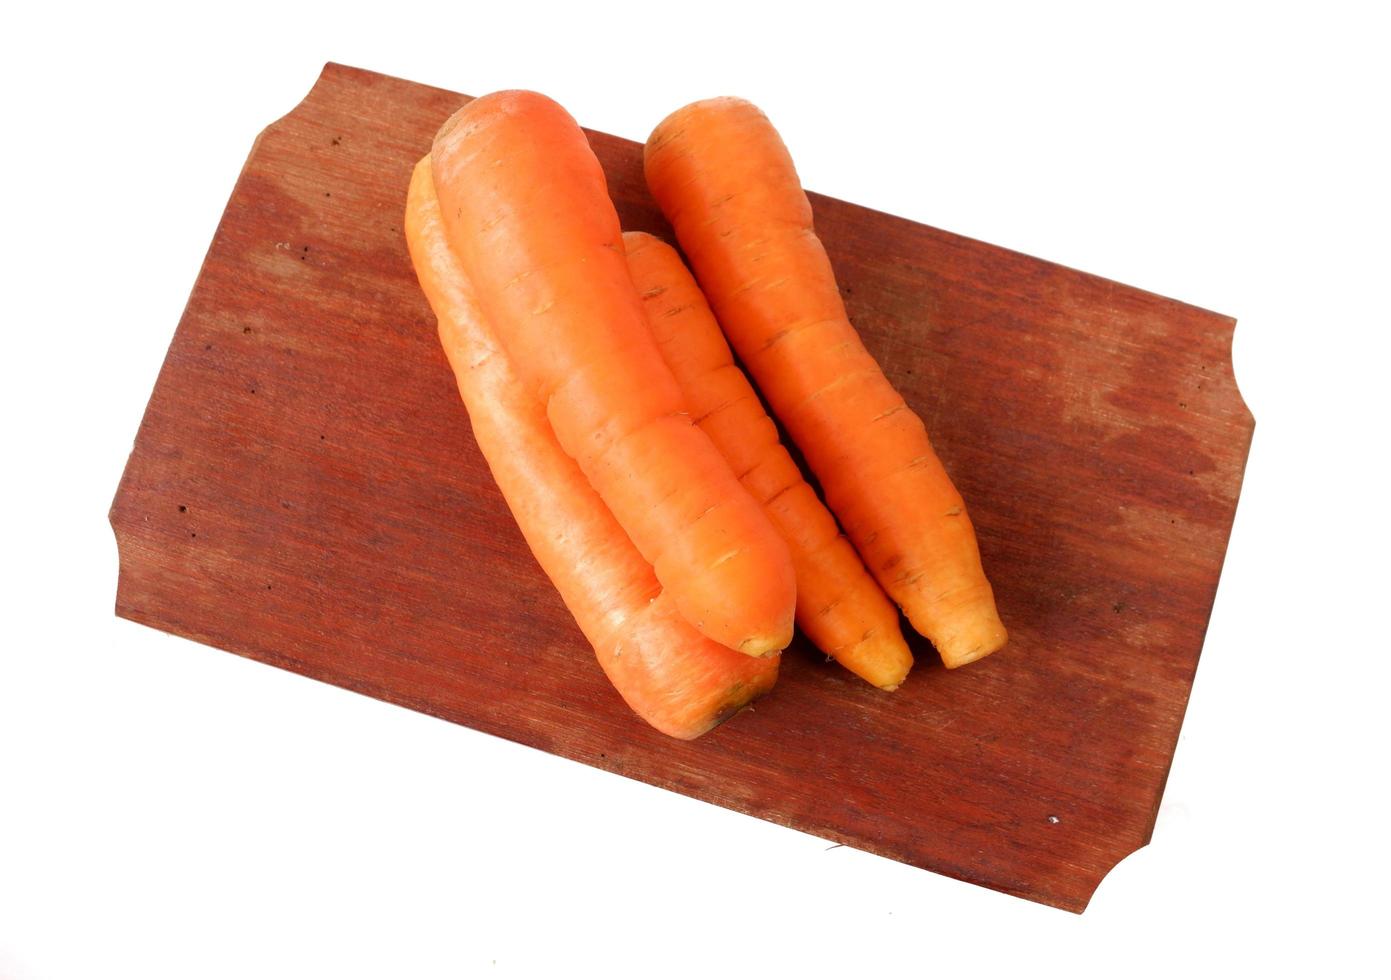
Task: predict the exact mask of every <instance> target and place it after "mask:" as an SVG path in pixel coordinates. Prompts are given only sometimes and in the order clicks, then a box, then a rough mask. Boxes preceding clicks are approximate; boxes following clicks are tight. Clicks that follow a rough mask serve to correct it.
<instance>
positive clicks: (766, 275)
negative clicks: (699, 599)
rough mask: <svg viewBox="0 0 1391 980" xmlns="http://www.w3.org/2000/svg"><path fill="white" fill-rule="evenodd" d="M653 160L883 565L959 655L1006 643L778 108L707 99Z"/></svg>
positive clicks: (956, 503) (717, 291)
mask: <svg viewBox="0 0 1391 980" xmlns="http://www.w3.org/2000/svg"><path fill="white" fill-rule="evenodd" d="M644 169H645V172H646V176H647V183H648V186H649V187H650V188H651V190H652V194H653V196H654V197H655V198H656V199H657V202H658V204H660V205H661V208H662V210H663V211H664V212H665V213H666V216H667V219H668V220H669V221H670V222H671V224H672V227H673V228H675V230H676V235H677V238H678V239H679V241H680V243H681V247H682V249H683V250H684V251H685V253H686V256H687V258H688V259H689V260H690V262H691V267H692V269H693V270H694V271H695V274H696V278H697V279H698V280H699V281H700V285H701V287H702V288H703V289H704V291H705V295H706V296H707V297H708V298H709V300H710V305H711V306H712V307H713V308H714V311H715V314H716V316H717V317H718V319H719V322H720V325H721V326H722V327H723V328H724V330H725V332H726V334H727V335H728V336H729V339H730V341H731V342H732V343H733V345H734V348H735V350H736V351H738V353H739V357H740V359H741V360H742V361H743V362H744V364H745V366H746V367H747V368H748V369H749V371H750V373H752V375H753V376H754V379H755V380H756V381H757V382H758V386H759V388H760V389H761V391H762V392H763V394H764V396H765V397H766V398H767V399H768V402H769V404H770V405H771V406H772V408H773V411H774V413H775V414H776V415H777V417H778V418H779V419H781V420H782V422H783V424H784V425H785V426H786V427H787V429H788V432H789V433H790V434H791V435H792V438H793V440H794V441H795V442H796V443H797V445H798V446H799V447H800V448H801V450H802V452H803V454H804V455H805V457H806V460H807V462H808V464H809V465H810V466H811V468H812V471H813V472H814V473H815V474H816V476H817V478H818V479H819V480H820V482H821V487H822V489H823V490H824V491H825V494H826V502H827V503H828V504H829V505H830V507H831V510H832V511H833V512H834V513H835V515H836V516H837V517H838V518H840V521H841V524H842V526H843V527H844V528H845V531H846V534H847V535H848V536H849V537H850V540H851V541H852V542H854V544H855V547H856V548H857V549H858V550H859V552H860V555H861V556H862V557H863V558H864V560H865V564H866V565H867V566H868V567H869V569H870V571H871V572H872V573H873V574H874V575H875V577H876V578H878V579H879V582H880V584H881V585H883V587H884V590H885V591H886V592H888V593H889V595H890V596H891V597H892V598H893V599H894V601H895V602H897V603H898V604H899V605H900V606H901V607H902V608H903V610H904V612H906V613H907V615H908V619H909V621H910V622H911V623H912V624H913V627H914V629H916V630H917V631H918V632H920V633H922V634H923V635H924V636H926V637H927V638H928V639H930V640H931V641H932V642H933V644H934V645H935V646H936V647H937V651H938V653H939V654H941V657H942V660H943V661H944V662H945V663H946V665H947V666H948V667H958V666H961V665H962V664H967V663H970V662H971V661H973V660H977V659H979V658H980V657H983V656H985V655H987V654H989V653H991V652H993V651H995V650H998V649H999V648H1000V647H1001V646H1003V645H1004V643H1005V641H1006V637H1007V634H1006V632H1005V627H1004V625H1003V624H1002V623H1001V622H1000V617H999V614H998V613H997V611H996V609H995V599H994V595H993V593H992V592H991V589H990V583H989V582H988V581H987V580H986V577H985V572H984V571H983V570H982V568H981V561H980V550H979V548H978V546H977V544H976V535H975V531H974V529H973V528H972V526H971V521H970V518H969V517H967V515H966V506H965V504H964V502H963V501H962V499H961V495H960V494H959V493H958V492H957V490H956V488H955V487H954V486H953V485H952V482H951V479H950V478H949V477H948V476H947V473H946V470H945V469H943V467H942V464H941V462H940V461H939V460H938V458H937V454H936V453H935V452H934V451H933V449H932V445H931V443H930V442H929V441H928V437H927V430H926V429H925V428H924V427H923V423H922V420H921V419H919V418H918V416H917V415H916V414H915V413H914V412H913V411H912V409H910V408H909V407H908V405H907V404H906V403H905V402H904V400H903V398H902V397H901V396H900V395H899V394H898V392H897V391H895V390H894V388H893V385H892V384H890V383H889V381H888V379H887V378H885V377H884V372H883V371H882V370H881V369H880V368H879V365H878V364H876V363H875V361H874V358H873V357H872V356H871V355H870V353H869V352H868V351H867V350H866V349H865V346H864V343H863V342H862V341H861V340H860V337H859V334H858V333H856V331H855V328H854V327H853V326H852V325H851V324H850V321H849V319H848V317H847V316H846V313H845V305H844V303H843V302H842V301H841V298H840V292H839V290H838V289H837V287H836V280H835V274H834V272H833V270H832V268H831V263H830V260H829V259H828V258H827V256H826V250H825V248H823V247H822V244H821V241H820V239H818V238H817V237H816V233H815V231H814V230H813V228H812V214H811V205H810V203H809V202H808V201H807V196H806V194H805V192H803V190H802V186H801V183H800V182H799V181H798V179H797V171H796V169H795V168H794V166H793V164H792V158H791V156H790V155H789V154H788V152H787V148H786V147H785V146H784V145H783V142H782V139H781V138H780V137H779V136H778V133H777V130H775V129H774V128H773V126H772V124H771V123H770V122H769V121H768V118H767V117H766V116H765V115H764V114H763V113H762V112H760V111H759V110H758V108H757V107H755V106H753V105H751V104H749V103H748V102H745V101H743V100H741V99H732V98H721V99H709V100H707V101H704V102H696V103H694V104H692V105H689V106H686V107H685V108H684V109H679V110H677V111H676V112H675V113H673V114H672V115H670V116H668V117H667V118H666V119H665V120H663V121H662V122H661V123H660V124H659V125H658V126H657V128H656V130H654V131H653V133H652V135H651V136H650V137H649V138H648V140H647V145H646V148H645V152H644Z"/></svg>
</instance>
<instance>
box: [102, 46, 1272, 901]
mask: <svg viewBox="0 0 1391 980" xmlns="http://www.w3.org/2000/svg"><path fill="white" fill-rule="evenodd" d="M462 100H463V96H459V95H456V94H453V93H450V92H446V91H442V90H440V89H434V88H427V87H425V86H422V85H416V84H413V83H410V82H405V81H401V80H399V79H395V78H389V77H386V76H382V75H377V74H373V73H371V72H366V71H360V70H356V69H352V68H345V67H340V66H337V65H329V66H328V67H326V68H325V70H324V73H323V75H322V77H321V78H320V79H319V82H318V84H317V85H316V86H315V87H314V90H313V91H312V92H311V93H310V94H309V96H308V97H307V98H306V99H305V100H304V102H303V103H302V104H301V105H299V106H298V107H297V108H295V110H294V111H292V112H291V113H290V114H289V115H288V116H286V117H285V118H284V119H282V120H280V121H279V122H276V123H274V124H273V125H271V126H270V127H269V128H268V129H266V131H265V132H264V133H262V134H261V136H260V137H259V139H257V141H256V144H255V146H254V147H253V149H252V152H251V156H250V158H249V159H248V161H247V163H246V167H245V169H244V170H243V172H242V175H241V178H240V179H239V180H238V182H237V186H236V188H235V190H234V191H233V193H232V197H231V200H230V201H229V203H228V205H227V210H226V213H225V215H224V216H223V219H222V222H221V224H220V225H219V226H218V229H217V234H216V237H215V238H214V240H213V244H212V247H211V249H210V250H209V252H208V255H207V259H206V261H205V262H204V265H203V269H202V272H201V273H200V275H199V277H198V281H197V284H196V285H195V286H194V289H193V293H192V296H191V297H190V299H189V302H188V308H187V310H186V311H185V313H184V316H183V319H182V321H181V322H180V323H179V326H178V330H177V332H176V333H175V335H174V340H173V343H172V345H171V346H170V349H169V354H168V357H167V359H166V361H165V363H164V367H163V370H162V371H161V373H160V376H159V380H158V383H157V384H156V386H155V390H154V393H153V395H152V396H151V398H150V403H149V407H148V409H147V411H146V414H145V418H144V421H143V423H142V424H141V427H140V432H139V435H138V437H137V439H136V443H135V449H134V451H133V452H132V454H131V457H130V461H129V464H128V465H127V467H126V471H125V475H124V477H123V478H122V480H121V484H120V488H119V490H118V492H117V494H116V500H115V503H114V505H113V507H112V510H111V522H112V525H113V527H114V528H115V531H116V536H117V539H118V542H119V546H120V555H121V571H120V582H119V586H118V591H117V599H116V608H117V613H118V614H119V615H121V616H124V617H127V618H129V619H133V620H136V621H138V622H141V623H147V624H149V625H151V626H154V627H158V628H159V629H162V630H167V631H169V632H172V633H177V634H180V635H182V636H187V637H191V638H194V639H196V640H199V641H202V642H204V643H209V644H212V645H214V646H217V647H221V648H223V649H226V650H231V651H233V652H235V653H239V654H242V655H244V656H248V657H254V658H256V659H257V660H262V661H265V662H267V663H271V664H275V665H277V666H280V667H284V668H287V669H290V670H294V671H297V672H299V673H302V674H306V675H308V676H311V677H316V678H319V679H321V680H324V681H328V682H330V683H333V684H338V685H341V686H343V687H346V688H350V689H352V690H355V691H360V692H363V693H365V694H369V695H371V696H373V697H377V698H382V699H384V700H387V701H392V702H395V703H397V704H401V705H405V706H407V707H410V708H414V709H416V710H419V711H424V712H428V713H430V714H432V715H437V716H439V717H442V718H446V719H449V720H451V721H455V722H458V723H460V724H464V725H468V726H469V727H471V728H475V729H479V730H481V731H485V732H490V733H492V734H495V735H499V736H502V737H504V738H508V739H513V740H515V741H518V742H522V743H525V744H527V745H531V746H535V747H537V748H540V749H542V750H544V751H547V752H553V753H555V754H557V755H562V756H565V757H568V758H571V759H576V760H579V761H581V762H584V763H588V764H589V765H593V766H598V767H600V768H602V769H606V770H609V771H612V772H616V773H622V774H624V775H627V776H631V777H633V778H634V779H640V780H643V781H644V782H648V783H652V784H654V785H656V786H661V787H665V788H667V789H671V790H675V791H676V792H679V793H685V794H688V795H690V796H694V797H698V798H700V799H703V800H708V801H711V802H713V803H717V804H719V805H721V806H726V807H730V808H732V809H734V810H738V811H741V812H743V813H749V814H753V815H755V816H759V817H762V818H764V819H767V820H771V821H774V822H777V823H780V824H786V825H788V826H790V827H795V828H797V829H799V830H803V831H807V832H809V833H812V834H817V835H820V836H822V837H824V838H826V839H828V840H833V841H838V842H842V843H845V844H849V845H852V846H854V847H859V848H862V849H864V850H867V851H872V852H874V853H876V854H882V855H885V856H887V857H890V858H894V859H897V860H900V861H905V862H908V863H909V864H913V865H917V866H919V867H922V868H928V869H931V870H933V871H938V872H941V873H942V874H947V875H951V876H953V877H957V878H962V879H965V880H967V881H972V882H977V883H979V884H982V885H986V886H988V887H990V888H995V889H999V890H1001V891H1005V892H1009V893H1011V894H1015V895H1020V896H1024V897H1026V898H1030V899H1033V900H1035V901H1039V902H1045V903H1048V904H1050V905H1056V906H1059V907H1061V908H1065V909H1072V910H1076V911H1080V910H1081V909H1082V908H1084V907H1085V905H1086V903H1087V901H1088V899H1089V897H1090V896H1091V894H1092V892H1093V890H1094V889H1095V888H1096V886H1097V884H1098V883H1099V882H1100V881H1101V879H1102V878H1103V877H1104V876H1105V874H1106V873H1107V872H1108V871H1109V870H1110V869H1111V868H1112V867H1113V866H1114V865H1115V864H1116V863H1117V862H1118V861H1119V860H1120V859H1121V858H1123V857H1125V856H1126V855H1127V854H1129V853H1131V852H1132V851H1134V850H1135V849H1136V848H1138V847H1140V846H1142V845H1143V844H1145V843H1146V842H1147V841H1148V840H1149V837H1150V833H1151V830H1152V828H1153V825H1154V819H1155V813H1156V810H1157V808H1158V805H1159V800H1160V795H1161V793H1162V791H1163V787H1164V781H1165V777H1166V775H1167V773H1168V770H1169V764H1170V761H1171V759H1172V757H1173V752H1174V746H1175V742H1176V740H1177V737H1178V732H1179V725H1180V722H1181V721H1182V719H1183V713H1184V708H1185V706H1186V704H1187V701H1188V693H1189V688H1190V686H1191V684H1192V681H1193V673H1194V670H1195V668H1196V667H1197V663H1198V654H1199V651H1200V650H1201V648H1202V644H1203V634H1204V631H1205V629H1206V626H1207V621H1208V614H1209V611H1210V609H1211V606H1212V601H1213V594H1214V591H1215V589H1216V586H1217V579H1218V574H1219V572H1220V570H1221V567H1222V558H1223V554H1224V551H1225V549H1226V543H1227V537H1228V533H1229V530H1230V528H1231V522H1232V517H1233V512H1234V510H1235V507H1236V501H1237V493H1238V490H1239V488H1240V485H1241V477H1242V470H1243V467H1244V465H1245V459H1246V452H1247V447H1248V445H1249V442H1250V438H1251V432H1252V427H1253V422H1252V419H1251V417H1250V415H1249V414H1248V412H1247V411H1246V408H1245V406H1244V405H1243V404H1242V401H1241V398H1240V396H1239V395H1238V393H1237V390H1236V386H1235V383H1234V381H1233V378H1232V371H1231V363H1230V358H1229V351H1230V345H1231V339H1232V330H1233V326H1234V324H1233V321H1232V320H1231V319H1229V318H1227V317H1224V316H1218V315H1216V314H1213V313H1209V312H1205V311H1203V310H1199V309H1196V308H1194V307H1191V306H1186V305H1184V304H1182V303H1178V302H1175V301H1173V300H1169V299H1164V298H1161V297H1159V296H1155V295H1152V294H1150V293H1146V292H1142V291H1140V290H1137V289H1132V288H1129V287H1126V286H1121V285H1117V284H1116V283H1113V282H1108V281H1106V280H1104V279H1099V278H1096V277H1094V276H1089V275H1085V274H1083V273H1080V272H1075V271H1073V270H1070V269H1066V268H1062V267H1060V266H1057V265H1053V264H1050V263H1047V262H1042V261H1039V260H1037V259H1033V258H1029V257H1027V256H1023V255H1019V254H1017V253H1014V252H1010V251H1007V250H1005V249H1001V248H996V247H994V246H990V245H985V244H982V243H980V242H976V241H971V240H969V239H965V238H961V237H959V236H957V235H952V234H948V233H946V232H943V231H938V230H936V229H933V228H929V227H925V226H923V225H919V224H914V223H913V222H910V221H906V220H903V219H900V218H895V217H891V216H888V215H885V214H881V213H877V212H874V211H870V210H867V209H865V208H861V207H857V206H855V205H853V204H846V203H844V202H841V201H836V200H832V199H829V198H825V197H819V196H816V195H813V196H812V201H813V204H814V207H815V213H816V224H817V228H818V229H819V231H820V233H821V235H822V237H823V238H824V240H825V243H826V247H827V248H828V250H829V251H830V254H831V258H832V260H833V261H834V263H835V267H836V271H837V273H838V275H839V278H840V282H841V284H842V288H843V290H844V294H845V298H846V302H847V305H848V307H849V310H850V313H851V315H852V318H853V320H854V321H855V323H856V325H857V326H858V327H859V329H860V330H861V332H862V333H863V335H864V338H865V342H866V343H867V344H868V346H869V348H870V350H871V351H872V352H873V353H874V354H875V356H877V357H878V358H879V361H880V363H881V364H882V365H883V366H884V369H885V371H886V372H887V373H888V375H889V377H890V378H891V380H893V382H894V383H895V384H896V385H898V387H899V389H900V390H901V391H902V392H903V394H904V395H905V397H906V398H907V399H908V401H909V403H910V404H911V405H912V406H913V407H914V408H915V409H916V410H917V411H918V412H919V413H921V414H922V416H923V418H924V419H925V421H926V422H927V424H928V428H929V431H930V432H931V433H932V434H933V440H934V442H935V444H936V446H937V448H938V451H939V452H940V454H941V456H942V458H943V460H944V462H945V463H946V465H947V468H948V470H949V471H950V472H951V473H952V475H953V476H954V478H955V479H956V481H957V484H958V486H959V487H960V489H961V491H962V493H963V494H964V495H965V497H966V500H967V501H968V503H969V505H970V507H971V513H972V516H973V518H974V520H975V523H976V525H977V528H978V530H979V534H980V543H981V549H982V551H983V553H984V558H985V565H986V569H987V571H988V572H989V574H990V576H991V579H992V580H993V582H994V584H995V589H996V594H997V596H998V599H999V604H1000V610H1001V613H1002V615H1003V616H1004V618H1005V621H1006V622H1007V623H1008V625H1009V628H1010V631H1011V635H1012V641H1011V643H1010V645H1009V647H1008V648H1007V649H1006V650H1005V651H1003V652H1002V653H999V654H997V655H995V656H993V657H990V658H988V659H987V660H984V661H982V662H980V663H978V664H975V665H973V666H970V667H967V668H964V669H962V670H959V671H956V672H953V673H948V672H947V671H945V670H944V669H942V667H941V666H940V664H939V662H938V660H937V658H936V656H935V655H934V654H933V653H932V651H931V649H930V648H929V647H928V646H927V645H926V644H925V643H924V642H922V641H918V642H917V646H916V649H915V653H917V655H918V665H917V667H916V668H915V670H914V672H913V674H912V675H911V676H910V678H909V680H908V683H907V684H906V685H905V686H904V687H903V689H902V690H901V691H899V692H898V693H897V694H894V695H885V694H883V693H881V692H879V691H876V690H873V689H871V688H870V687H869V686H868V685H866V684H864V683H861V682H859V681H857V680H856V679H855V678H854V677H852V676H851V675H850V674H848V673H847V672H845V671H844V670H842V669H840V668H839V667H837V666H836V665H834V664H827V663H825V662H824V660H823V658H822V657H821V656H820V655H818V654H816V653H815V652H814V651H812V650H810V649H809V648H808V647H807V646H806V645H805V644H804V643H803V642H802V641H801V640H800V639H799V640H798V642H797V644H796V645H794V647H793V648H792V649H791V650H789V651H788V653H787V654H786V655H785V659H784V663H785V666H784V669H783V675H782V680H781V682H780V683H779V685H778V688H777V690H776V691H775V692H774V693H773V694H772V696H770V697H769V698H767V699H766V700H764V701H762V702H760V704H759V705H758V708H757V710H756V711H755V712H752V713H745V714H743V715H740V716H739V717H737V718H735V719H734V720H732V721H731V722H729V723H728V724H726V725H725V726H723V727H722V728H720V729H718V730H717V731H715V732H713V733H712V734H710V735H708V736H706V737H705V738H703V739H701V740H699V741H697V742H694V743H689V744H688V743H679V742H675V741H672V740H670V739H667V738H665V737H663V736H661V735H659V734H657V733H656V732H654V731H652V730H650V729H648V728H647V727H646V726H644V725H643V724H642V723H641V722H639V721H638V720H637V719H636V718H635V717H634V716H633V715H632V714H631V713H630V712H629V711H628V709H627V708H626V707H625V706H624V705H623V703H622V702H621V701H620V700H619V699H618V697H617V695H616V694H615V693H614V692H613V691H612V690H611V689H610V688H609V687H608V685H607V683H606V681H605V680H604V677H603V675H602V674H601V673H600V671H599V668H598V666H597V664H596V663H595V662H594V658H593V655H592V653H591V652H590V651H589V649H588V648H587V646H586V644H585V643H584V640H583V638H582V637H581V636H580V634H579V631H578V630H577V629H576V628H575V626H574V624H573V622H572V621H571V620H570V618H569V615H568V613H567V612H566V610H565V608H564V607H563V606H562V605H561V603H560V600H559V598H558V597H557V596H556V594H555V592H554V590H553V589H552V588H551V586H550V584H549V583H548V582H547V581H546V579H545V577H544V576H543V575H542V574H541V572H540V570H539V569H538V568H537V566H536V564H535V562H534V561H533V560H532V558H531V555H530V553H529V552H528V551H527V549H526V547H525V545H524V544H523V542H522V539H521V537H520V535H519V533H518V532H517V530H516V528H515V526H514V525H513V522H512V520H511V518H510V516H509V515H508V513H507V511H506V508H505V507H504V505H503V503H502V500H501V498H500V497H499V495H498V492H497V490H496V488H495V487H494V486H493V483H492V480H491V478H490V477H489V475H488V472H487V469H486V467H485V465H484V463H483V460H482V459H481V458H480V456H479V454H478V451H477V448H476V447H475V445H474V443H473V439H472V436H471V435H470V432H469V428H468V421H467V418H466V416H465V413H464V410H463V408H462V406H461V405H460V403H459V399H458V396H457V394H456V392H455V390H454V387H453V381H452V378H451V376H450V373H449V370H448V368H447V367H446V365H445V361H444V358H443V356H442V354H441V352H440V348H439V344H438V341H437V340H436V337H435V331H434V321H433V318H432V316H431V314H430V311H429V309H428V307H427V306H426V303H425V301H424V299H423V297H422V296H421V294H420V292H419V290H418V288H417V286H416V283H415V278H414V276H413V274H412V271H411V267H410V263H409V261H408V258H407V255H406V250H405V247H404V242H403V239H402V233H401V213H402V206H403V202H404V197H405V191H406V184H407V179H408V177H409V174H410V169H411V166H412V164H413V163H414V162H415V160H416V159H417V158H418V157H420V156H421V155H422V154H423V153H425V152H426V151H427V150H428V148H429V145H430V139H431V136H432V134H433V133H434V131H435V129H436V127H437V126H438V125H439V124H440V123H441V122H442V121H443V120H444V119H445V118H446V117H447V116H448V115H449V113H450V112H452V111H453V110H454V109H455V108H456V107H457V106H458V105H459V104H460V103H461V101H462ZM590 135H591V140H592V142H593V144H594V148H595V151H596V152H597V153H598V155H599V158H600V159H601V161H602V162H603V164H604V166H605V168H606V170H607V172H608V176H609V180H610V189H611V191H612V193H613V197H614V200H615V202H616V204H617V205H618V209H619V212H620V214H621V215H622V218H623V221H624V224H625V226H626V227H629V228H641V229H646V230H649V231H654V232H657V233H664V232H665V231H666V230H667V229H666V227H665V224H664V222H663V221H662V218H661V216H660V214H659V213H658V212H657V210H656V209H655V207H654V206H653V204H652V202H651V201H650V199H649V198H648V196H647V192H646V189H645V188H644V186H643V183H642V178H641V166H640V160H641V155H640V147H639V145H638V144H636V143H632V142H629V141H627V140H621V139H617V138H614V137H612V136H605V135H603V134H600V133H591V134H590Z"/></svg>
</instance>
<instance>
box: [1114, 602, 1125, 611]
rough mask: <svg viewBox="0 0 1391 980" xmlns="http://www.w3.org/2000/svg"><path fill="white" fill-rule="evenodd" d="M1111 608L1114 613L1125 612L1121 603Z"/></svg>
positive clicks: (1123, 604)
mask: <svg viewBox="0 0 1391 980" xmlns="http://www.w3.org/2000/svg"><path fill="white" fill-rule="evenodd" d="M1111 608H1112V609H1113V610H1115V611H1116V612H1124V611H1125V603H1123V602H1118V603H1116V604H1115V605H1114V606H1112V607H1111Z"/></svg>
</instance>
